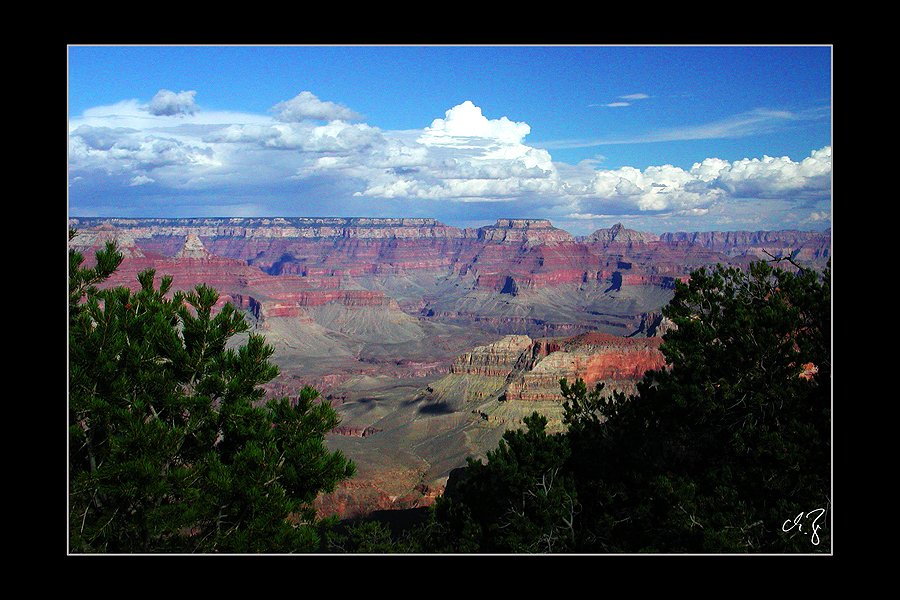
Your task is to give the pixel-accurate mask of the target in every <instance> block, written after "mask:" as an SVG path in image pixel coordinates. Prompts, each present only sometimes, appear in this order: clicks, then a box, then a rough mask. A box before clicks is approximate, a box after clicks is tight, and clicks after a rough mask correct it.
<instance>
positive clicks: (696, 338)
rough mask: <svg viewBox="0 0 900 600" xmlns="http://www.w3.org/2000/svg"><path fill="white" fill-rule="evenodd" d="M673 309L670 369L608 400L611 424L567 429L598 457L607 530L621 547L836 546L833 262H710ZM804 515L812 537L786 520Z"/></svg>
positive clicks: (592, 481) (602, 529) (599, 522)
mask: <svg viewBox="0 0 900 600" xmlns="http://www.w3.org/2000/svg"><path fill="white" fill-rule="evenodd" d="M664 314H665V315H666V316H667V317H668V318H670V319H671V320H672V321H673V323H674V324H675V328H674V329H673V330H672V331H670V332H668V333H667V334H666V335H665V337H664V340H663V344H662V347H661V349H662V351H663V353H664V355H665V357H666V360H667V363H668V364H669V366H668V368H666V369H662V370H659V371H653V372H650V373H648V374H647V375H646V376H645V378H644V380H643V381H642V382H641V383H640V384H639V386H638V394H637V395H636V396H635V397H633V398H631V399H630V400H629V401H624V402H623V401H617V402H607V403H601V404H598V405H597V408H598V409H599V413H600V414H601V416H602V420H603V422H602V423H598V422H597V421H595V420H591V421H588V420H585V419H584V418H580V419H578V420H577V421H578V422H577V423H575V426H574V427H572V428H571V429H570V432H571V438H572V440H571V441H572V443H573V446H574V447H575V448H577V449H576V450H573V453H576V454H577V453H578V452H579V451H581V452H589V451H590V449H593V450H592V452H591V453H590V456H592V457H596V459H597V460H596V462H595V464H593V465H592V469H591V470H590V471H588V470H587V469H580V473H579V474H580V477H581V478H580V479H579V482H580V483H581V484H584V485H585V486H586V487H593V488H594V489H602V490H604V496H603V498H604V500H605V502H604V503H603V505H602V508H601V509H599V510H595V511H594V514H593V518H594V519H595V523H594V524H593V525H592V527H593V528H594V531H595V532H596V533H597V539H602V540H607V541H608V543H609V545H610V547H615V548H616V549H619V550H625V551H666V552H797V551H799V552H819V551H827V550H828V549H829V547H830V536H829V528H828V527H827V524H828V517H829V515H830V508H831V506H830V483H831V478H830V470H831V462H830V453H831V444H830V442H831V416H830V415H831V411H830V408H831V393H830V390H831V368H830V364H831V363H830V348H831V344H830V334H831V323H830V269H829V270H826V272H825V273H824V274H822V275H820V274H816V273H814V272H812V271H801V272H799V273H793V272H788V271H784V270H781V269H777V268H773V267H772V266H771V265H770V264H768V263H765V262H758V263H754V264H753V265H751V267H750V269H749V270H746V271H744V270H740V269H737V268H725V267H721V266H719V267H717V268H716V269H714V270H712V271H707V270H706V269H700V270H698V271H695V272H694V273H693V274H692V276H691V279H690V281H689V282H688V283H687V284H679V286H678V287H677V288H676V292H675V296H674V298H673V299H672V301H671V302H670V303H669V305H667V306H666V307H665V309H664ZM577 395H579V396H581V397H584V395H583V393H580V394H577ZM581 487H582V486H580V489H581ZM598 500H599V497H598ZM598 506H600V503H599V502H598V503H594V504H593V507H594V508H597V507H598ZM800 514H802V515H803V516H804V520H805V521H806V522H805V523H804V530H803V531H804V532H803V533H802V532H801V529H800V528H799V526H798V527H795V528H791V527H784V524H785V521H786V520H788V519H795V518H796V516H797V515H800Z"/></svg>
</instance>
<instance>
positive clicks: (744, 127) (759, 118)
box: [536, 108, 828, 150]
mask: <svg viewBox="0 0 900 600" xmlns="http://www.w3.org/2000/svg"><path fill="white" fill-rule="evenodd" d="M827 112H828V109H814V110H809V111H804V112H791V111H786V110H773V109H766V108H757V109H754V110H751V111H747V112H744V113H740V114H737V115H732V116H730V117H726V118H724V119H720V120H718V121H713V122H710V123H701V124H699V125H685V126H682V127H669V128H661V129H655V130H651V131H648V132H646V133H643V134H636V135H632V136H627V137H619V136H616V135H609V136H605V137H595V138H573V139H565V140H551V141H545V142H540V143H539V144H536V145H537V146H539V147H541V148H544V149H547V150H553V149H557V150H561V149H570V148H591V147H593V146H609V145H614V144H647V143H653V142H675V141H685V140H716V139H732V138H742V137H749V136H754V135H765V134H769V133H775V132H778V131H781V130H784V129H786V128H787V127H790V126H793V125H796V124H798V123H800V122H802V121H807V120H811V119H820V118H824V117H826V116H827Z"/></svg>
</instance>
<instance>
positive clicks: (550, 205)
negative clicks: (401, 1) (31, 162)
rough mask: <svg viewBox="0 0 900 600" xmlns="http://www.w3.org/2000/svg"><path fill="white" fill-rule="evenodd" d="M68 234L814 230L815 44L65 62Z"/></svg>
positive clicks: (825, 151)
mask: <svg viewBox="0 0 900 600" xmlns="http://www.w3.org/2000/svg"><path fill="white" fill-rule="evenodd" d="M67 61H68V78H67V91H68V119H67V120H68V130H67V136H68V165H67V169H68V185H67V195H68V197H67V201H68V214H69V216H70V217H76V216H81V217H88V216H103V217H277V216H280V217H318V216H336V217H417V218H418V217H430V218H435V219H437V220H439V221H441V222H442V223H446V224H448V225H453V226H458V227H479V226H483V225H489V224H493V223H494V222H496V220H497V219H500V218H534V219H549V220H550V221H551V222H552V223H553V224H554V225H555V226H556V227H560V228H562V229H565V230H567V231H569V232H570V233H572V234H574V235H589V234H590V233H592V232H594V231H596V230H597V229H603V228H608V227H611V226H612V225H614V224H616V223H622V224H623V225H625V226H626V227H627V228H629V229H636V230H639V231H649V232H654V233H664V232H670V231H734V230H751V231H756V230H766V229H768V230H777V229H801V230H823V229H825V228H827V227H830V226H831V218H832V217H831V215H832V175H831V146H832V139H831V138H832V122H833V118H832V114H831V106H832V89H833V84H832V71H833V68H832V66H833V65H832V48H831V47H830V46H827V45H824V46H69V47H67Z"/></svg>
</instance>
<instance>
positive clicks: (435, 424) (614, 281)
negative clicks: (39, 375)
mask: <svg viewBox="0 0 900 600" xmlns="http://www.w3.org/2000/svg"><path fill="white" fill-rule="evenodd" d="M69 227H70V228H72V229H75V230H76V231H77V234H76V236H75V237H74V238H73V239H72V240H71V241H70V242H69V246H70V248H74V249H76V250H78V251H80V252H82V253H83V254H84V256H85V258H86V263H87V264H88V265H90V264H91V263H92V260H93V255H94V252H95V251H96V250H97V249H99V248H101V247H103V245H104V244H105V243H106V242H107V241H115V242H116V244H117V246H118V248H119V250H120V251H121V252H122V253H123V254H124V255H125V259H124V261H123V263H122V265H121V266H120V268H119V269H118V271H117V272H116V273H115V274H114V275H113V277H111V278H110V279H109V280H108V281H106V282H105V283H104V284H103V285H104V287H111V286H119V285H122V286H128V287H132V288H136V287H138V283H137V274H138V273H139V272H141V271H143V270H145V269H148V268H153V269H156V272H157V276H162V275H171V276H172V277H173V278H174V284H173V287H174V288H175V289H180V290H189V289H192V288H193V287H194V286H196V285H197V284H200V283H205V284H207V285H209V286H211V287H213V288H215V289H216V290H217V291H218V292H219V294H220V296H221V297H220V303H225V302H229V303H232V304H233V305H234V306H235V307H237V308H238V309H240V310H241V311H243V313H244V314H245V317H246V319H247V321H248V323H249V324H250V325H251V331H254V332H257V333H260V334H262V335H264V336H265V338H266V340H267V342H268V343H269V344H270V345H272V346H273V347H274V348H275V354H274V357H273V362H274V363H275V364H276V365H277V366H278V367H279V369H280V375H279V376H278V378H276V379H275V380H274V381H272V382H270V384H268V386H267V391H268V392H269V393H270V394H272V395H277V396H295V395H297V394H298V393H299V390H300V389H301V388H302V387H303V386H305V385H311V386H313V387H315V388H316V389H317V390H319V392H320V394H321V398H322V401H324V402H330V403H331V404H332V405H333V406H334V407H335V409H336V410H337V411H338V413H339V414H340V416H341V418H342V422H341V424H340V426H339V427H338V428H336V429H335V430H334V431H333V432H332V433H331V435H329V436H328V437H327V438H326V445H327V446H328V447H329V448H330V449H332V450H335V449H339V450H341V451H342V452H343V453H344V454H345V455H347V456H348V457H349V458H351V459H352V460H353V461H354V462H355V463H356V465H357V474H356V475H355V476H354V477H353V478H352V479H351V480H349V481H346V482H344V483H343V484H342V485H341V486H340V487H339V488H338V489H337V490H335V492H333V493H331V494H327V495H326V494H323V495H321V496H320V497H319V498H318V500H317V506H318V509H319V512H320V515H322V516H330V515H337V516H338V517H341V518H353V517H358V516H363V515H366V514H369V513H372V512H374V511H378V510H396V509H408V508H416V507H421V506H426V505H429V504H430V503H431V502H433V500H434V498H436V497H437V496H438V495H440V494H441V493H442V492H443V490H444V489H445V487H446V485H447V482H448V480H449V478H450V476H451V473H452V472H454V470H456V469H458V468H460V467H462V466H464V465H465V462H466V458H467V457H469V456H472V457H476V458H477V457H484V455H485V453H486V452H487V451H489V450H492V449H493V448H495V447H496V445H497V442H498V441H499V439H500V437H501V436H502V434H503V432H504V431H506V429H507V428H517V427H520V426H521V419H522V417H524V416H527V415H529V414H531V413H532V412H534V411H537V412H540V413H541V414H544V415H545V416H546V417H547V418H548V422H549V427H550V428H551V429H552V428H559V427H561V426H562V423H561V417H562V406H561V402H562V397H561V395H560V392H559V379H560V378H562V377H566V378H568V379H569V380H570V381H573V380H574V379H576V378H581V379H584V380H585V382H586V383H587V384H588V385H589V386H591V387H593V385H595V384H597V383H600V382H602V383H604V384H605V389H606V390H613V389H616V390H622V391H625V392H630V391H633V390H634V386H635V384H636V383H637V381H638V380H640V378H641V377H642V376H643V373H644V372H645V371H647V370H650V369H658V368H662V367H663V366H664V364H665V361H664V359H663V356H662V354H661V353H660V351H659V346H660V343H661V336H662V335H663V334H664V332H665V330H666V327H667V323H666V322H665V319H664V318H663V316H662V312H661V310H662V308H663V307H664V306H665V305H666V303H667V302H668V301H669V300H670V299H671V298H672V295H673V293H674V287H675V282H676V281H678V280H683V281H684V280H687V279H688V278H689V276H690V273H691V271H693V270H695V269H697V268H699V267H702V266H706V267H712V266H714V265H715V264H717V263H721V264H729V265H734V266H738V267H746V266H747V265H749V264H750V263H751V262H753V261H756V260H760V259H769V258H772V257H784V256H789V257H790V258H791V259H792V261H793V262H794V263H796V264H799V265H802V266H804V267H811V268H816V269H821V268H823V267H824V266H825V264H826V262H827V261H828V259H829V258H830V255H831V230H830V229H828V230H825V231H819V232H817V231H795V230H790V231H755V232H750V231H732V232H676V233H665V234H652V233H647V232H640V231H634V230H630V229H627V228H625V227H624V226H623V225H621V224H617V225H614V226H613V227H611V228H609V229H601V230H598V231H596V232H594V233H593V234H592V235H590V236H585V237H575V236H573V235H571V234H570V233H568V232H566V231H564V230H562V229H558V228H556V227H554V226H553V225H552V223H550V222H549V221H546V220H532V219H501V220H498V221H497V222H496V223H495V224H494V225H491V226H486V227H480V228H465V229H461V228H456V227H452V226H447V225H444V224H442V223H440V222H438V221H436V220H433V219H378V218H299V217H298V218H180V219H179V218H171V219H165V218H159V219H151V218H146V219H140V218H137V219H132V218H80V217H79V218H70V219H69ZM783 266H790V265H783ZM243 337H244V336H236V337H235V338H234V339H233V340H232V343H234V344H240V343H243V341H244V339H243Z"/></svg>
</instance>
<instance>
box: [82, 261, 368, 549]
mask: <svg viewBox="0 0 900 600" xmlns="http://www.w3.org/2000/svg"><path fill="white" fill-rule="evenodd" d="M117 255H118V257H117ZM97 258H98V265H97V267H95V268H94V269H92V270H85V269H82V268H81V265H82V264H83V258H82V257H81V256H80V255H79V254H78V253H77V252H72V251H70V329H69V413H70V419H69V423H70V425H69V443H70V446H69V457H70V461H69V462H70V473H69V476H70V498H69V502H70V549H71V551H73V552H122V553H124V552H161V551H172V552H296V551H310V550H314V549H315V548H316V547H317V545H318V535H317V532H316V530H315V527H314V521H315V512H314V510H313V508H312V502H313V500H314V499H315V497H316V495H317V493H318V492H319V491H323V490H325V491H330V490H332V489H333V488H334V486H335V485H336V484H337V483H338V482H339V481H341V480H342V479H345V478H347V477H349V476H351V475H352V473H353V472H354V468H355V467H354V465H353V464H352V463H351V462H349V461H348V460H347V459H345V458H344V457H343V456H342V455H341V454H340V453H338V452H336V453H329V452H328V451H327V450H326V449H325V448H324V445H323V438H324V435H325V433H326V432H328V431H329V430H330V429H332V428H333V427H334V426H335V425H337V423H338V417H337V415H336V413H335V412H334V411H333V409H331V407H330V406H328V405H326V404H322V403H318V402H315V400H316V397H317V395H318V394H317V392H316V391H315V390H313V389H311V388H307V389H305V390H304V391H303V393H302V394H301V395H300V397H299V398H298V399H297V400H296V401H293V402H292V401H289V400H288V399H277V400H271V401H269V402H268V403H266V404H265V405H263V401H264V392H263V390H262V389H261V388H260V387H259V386H260V385H262V384H264V383H266V382H268V381H270V380H271V379H272V378H273V377H275V376H276V375H277V372H278V371H277V368H276V367H275V366H273V365H272V364H271V363H270V362H269V359H270V357H271V355H272V352H273V350H272V348H271V347H270V346H268V345H266V344H265V340H264V339H263V338H262V337H261V336H258V335H255V334H249V336H248V338H247V342H246V344H244V345H242V346H239V347H236V348H234V347H229V345H228V341H229V339H230V338H231V337H232V336H234V335H235V334H237V333H245V332H247V330H248V326H247V324H246V322H245V321H244V318H243V317H242V316H241V314H240V313H238V312H237V310H235V309H234V307H233V306H232V305H230V304H224V305H222V307H221V309H219V310H218V311H214V310H213V308H214V307H215V306H216V303H217V301H218V294H217V293H216V292H215V291H214V290H213V289H211V288H209V287H207V286H205V285H200V286H198V287H197V288H195V290H193V291H192V292H190V293H182V292H174V293H171V284H172V280H171V278H169V277H163V278H162V280H161V281H160V282H159V285H158V287H157V286H156V280H155V272H154V271H152V270H148V271H145V272H143V273H141V274H140V275H139V276H138V281H139V283H140V289H139V290H138V291H136V292H132V291H131V290H129V289H127V288H121V287H120V288H114V289H105V290H98V289H97V288H96V285H95V284H97V283H99V282H100V281H102V280H103V279H104V278H105V277H107V276H108V275H109V274H110V273H111V272H112V271H113V270H114V269H115V267H116V266H117V265H118V264H119V262H120V261H121V255H119V254H118V253H117V252H116V251H115V248H114V246H111V245H108V246H107V248H106V249H105V250H104V252H103V253H100V252H98V256H97ZM214 312H215V314H214ZM289 517H290V518H289Z"/></svg>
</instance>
